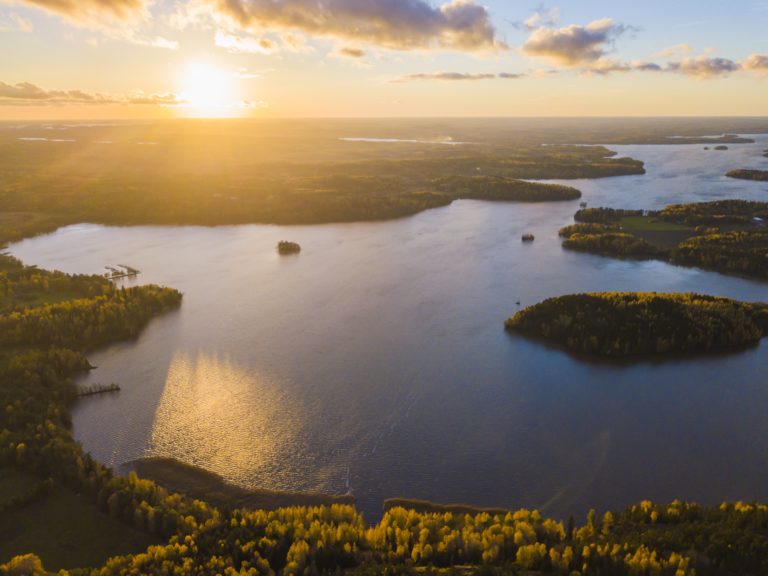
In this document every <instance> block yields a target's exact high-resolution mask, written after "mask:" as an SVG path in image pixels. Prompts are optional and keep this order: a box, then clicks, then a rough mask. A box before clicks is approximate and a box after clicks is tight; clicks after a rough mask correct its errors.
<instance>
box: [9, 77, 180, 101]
mask: <svg viewBox="0 0 768 576" xmlns="http://www.w3.org/2000/svg"><path fill="white" fill-rule="evenodd" d="M183 103H184V102H183V101H182V100H181V99H179V97H178V96H176V95H174V94H171V93H164V94H147V95H145V94H143V93H138V94H134V95H119V96H115V95H111V94H100V93H91V92H85V91H83V90H44V89H43V88H40V87H39V86H37V85H36V84H32V83H30V82H19V83H18V84H15V85H12V84H6V83H5V82H0V105H6V106H7V105H54V104H59V105H61V104H94V105H96V104H152V105H158V106H176V105H180V104H183Z"/></svg>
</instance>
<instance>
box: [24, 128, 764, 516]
mask: <svg viewBox="0 0 768 576" xmlns="http://www.w3.org/2000/svg"><path fill="white" fill-rule="evenodd" d="M758 140H759V141H758V142H757V143H756V144H750V145H730V146H729V147H730V150H729V151H726V152H718V151H714V150H711V151H705V150H704V149H703V148H704V147H703V146H699V145H691V146H685V145H679V146H678V145H676V146H610V148H611V149H613V150H616V151H618V153H619V155H620V156H631V157H633V158H636V159H639V160H643V161H645V162H646V167H647V170H648V174H647V175H645V176H629V177H620V178H609V179H602V180H577V181H567V182H566V183H567V184H569V185H573V186H576V187H578V188H580V189H581V190H582V191H583V192H584V200H585V201H587V202H588V203H589V205H590V206H614V207H624V208H660V207H663V206H665V205H666V204H670V203H676V202H690V201H700V200H715V199H721V198H731V197H739V198H745V199H754V200H756V199H760V200H768V184H766V183H756V182H746V181H737V180H730V179H727V178H725V177H724V174H725V172H726V171H727V170H730V169H732V168H763V169H768V159H765V158H762V157H761V154H762V151H763V150H764V149H765V148H766V147H768V137H762V136H761V137H759V138H758ZM578 205H579V203H578V202H564V203H548V204H519V203H492V202H476V201H460V202H455V203H454V204H452V205H451V206H448V207H445V208H440V209H436V210H430V211H427V212H423V213H421V214H418V215H416V216H413V217H409V218H404V219H401V220H396V221H389V222H378V223H359V224H333V225H322V226H295V227H277V226H263V225H249V226H227V227H220V228H204V227H177V228H173V227H147V226H140V227H130V228H115V227H104V226H97V225H91V224H82V225H76V226H69V227H67V228H63V229H61V230H59V231H57V232H55V233H53V234H50V235H47V236H43V237H38V238H34V239H29V240H25V241H23V242H20V243H18V244H15V245H13V246H12V247H11V249H10V251H11V252H12V253H13V254H14V255H15V256H17V257H19V258H21V259H22V260H23V261H25V262H26V263H28V264H36V265H38V266H41V267H45V268H57V269H61V270H64V271H66V272H83V273H101V272H103V271H104V270H103V267H104V266H105V265H111V266H114V265H116V264H127V265H129V266H133V267H135V268H138V269H139V270H141V272H142V274H141V276H140V279H139V281H140V282H143V283H148V282H153V283H159V284H164V285H168V286H173V287H176V288H178V289H180V290H181V291H183V292H184V303H183V306H182V308H181V309H180V310H179V311H178V312H175V313H171V314H169V315H167V316H164V317H161V318H159V319H156V320H154V321H153V322H152V323H151V324H150V325H149V327H148V328H147V329H146V330H145V331H144V332H143V333H142V335H141V336H140V337H139V339H138V340H136V341H135V342H126V343H121V344H117V345H114V346H110V347H109V348H107V349H105V350H102V351H100V352H98V353H95V354H92V355H91V356H90V359H91V362H92V363H93V364H94V365H96V366H98V369H97V370H94V371H92V372H91V373H90V374H89V375H88V376H87V377H86V378H84V379H83V381H82V383H83V384H86V385H87V384H93V383H97V382H101V383H109V382H113V381H114V382H118V383H120V385H121V386H122V391H121V392H120V393H119V394H113V395H105V396H96V397H91V398H87V399H83V400H81V401H79V402H78V403H77V404H76V405H75V407H74V410H73V417H74V431H75V435H76V437H77V438H78V440H80V441H81V442H82V443H83V445H84V447H85V449H86V450H88V451H90V452H91V453H92V454H94V456H96V457H97V458H98V459H99V460H101V461H103V462H106V463H108V464H110V465H113V466H116V467H120V466H121V465H122V464H123V463H125V462H129V461H131V460H133V459H136V458H140V457H142V456H147V455H156V456H172V457H175V458H178V459H180V460H183V461H186V462H190V463H192V464H197V465H199V466H203V467H205V468H207V469H209V470H212V471H215V472H217V473H219V474H221V475H222V476H224V477H225V478H227V479H228V480H230V481H232V482H235V483H238V484H241V485H244V486H252V487H262V488H269V489H283V490H313V491H323V492H329V493H343V492H346V491H347V489H348V488H351V489H352V490H353V491H354V493H355V495H356V496H357V497H358V502H359V507H360V508H361V510H363V511H364V512H365V514H366V516H367V517H368V518H369V519H375V518H376V517H377V516H378V515H379V514H380V509H381V502H382V500H383V499H384V498H387V497H391V496H406V497H413V498H427V499H431V500H437V501H441V502H466V503H470V504H477V505H487V506H506V507H513V508H517V507H536V508H540V509H543V511H545V512H546V513H548V514H552V515H555V516H560V517H567V515H568V514H571V513H574V514H577V515H581V514H583V513H585V511H586V510H587V509H588V508H590V507H593V506H594V507H597V508H602V509H605V508H617V507H623V506H625V505H627V504H630V503H633V502H636V501H639V500H641V499H645V498H649V499H654V500H671V499H674V498H684V499H691V500H697V501H700V502H703V503H715V502H719V501H722V500H728V499H744V500H752V499H761V500H768V482H766V480H767V479H768V417H766V415H768V374H767V373H766V366H768V342H765V341H764V342H763V344H761V345H760V346H759V347H757V348H754V349H751V350H748V351H746V352H742V353H737V354H732V355H726V356H717V357H709V358H698V359H690V358H688V359H677V360H667V361H663V362H642V363H639V364H634V365H617V364H611V363H601V362H595V363H590V362H584V361H582V360H578V359H576V358H574V357H572V356H570V355H569V354H567V353H565V352H562V351H559V350H553V349H549V348H547V347H544V346H542V345H540V344H537V343H534V342H529V341H527V340H525V339H522V338H519V337H513V336H510V335H508V334H507V333H505V331H504V329H503V322H504V320H505V319H506V318H507V317H508V316H509V315H510V314H512V313H514V312H515V311H516V310H517V309H518V306H517V305H516V302H518V301H519V302H520V303H521V304H522V305H523V306H525V305H530V304H534V303H536V302H538V301H540V300H542V299H544V298H547V297H550V296H555V295H561V294H566V293H573V292H583V291H603V290H647V291H697V292H703V293H709V294H716V295H722V296H729V297H733V298H738V299H741V300H748V301H756V300H768V284H761V283H758V282H752V281H748V280H745V279H739V278H729V277H725V276H721V275H719V274H715V273H709V272H703V271H700V270H695V269H687V268H677V267H674V266H670V265H667V264H663V263H660V262H640V263H638V262H623V261H618V260H612V259H609V258H601V257H597V256H590V255H585V254H577V253H572V252H565V251H563V250H562V249H561V247H560V240H559V239H558V237H557V231H558V229H559V228H560V227H561V226H563V225H565V224H568V223H570V222H571V221H572V217H573V214H574V212H575V211H576V210H577V209H578ZM525 232H531V233H533V234H535V235H536V241H535V242H534V243H532V244H523V243H522V242H521V241H520V237H521V235H522V234H523V233H525ZM279 240H291V241H295V242H299V243H300V244H301V245H302V252H301V254H299V255H297V256H290V257H280V256H278V254H277V253H276V250H275V245H276V243H277V242H278V241H279Z"/></svg>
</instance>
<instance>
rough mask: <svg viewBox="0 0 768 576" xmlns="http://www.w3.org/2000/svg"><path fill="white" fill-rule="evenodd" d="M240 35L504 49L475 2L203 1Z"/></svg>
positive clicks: (401, 47) (400, 47) (411, 47)
mask: <svg viewBox="0 0 768 576" xmlns="http://www.w3.org/2000/svg"><path fill="white" fill-rule="evenodd" d="M202 1H203V2H205V3H207V4H208V5H209V7H210V8H212V9H213V14H214V17H217V18H219V19H221V18H224V19H226V20H227V21H228V23H229V24H230V25H231V26H236V27H239V28H240V29H243V30H249V31H250V30H270V31H275V30H277V31H293V32H298V33H301V34H307V35H311V36H324V37H332V38H336V39H341V40H346V41H351V42H355V43H367V44H372V45H376V46H380V47H384V48H391V49H395V50H415V49H434V48H440V49H451V50H460V51H490V50H499V49H505V48H506V45H505V44H504V43H503V42H501V41H500V40H498V39H497V37H496V29H495V27H494V25H493V23H492V22H491V17H490V14H489V12H488V10H487V9H486V8H485V7H483V6H480V5H479V4H476V3H475V2H474V0H450V1H449V2H447V3H444V4H442V5H440V6H432V5H431V3H429V2H427V1H426V0H282V1H281V2H275V1H274V0H202Z"/></svg>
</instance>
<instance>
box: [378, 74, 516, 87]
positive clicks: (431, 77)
mask: <svg viewBox="0 0 768 576" xmlns="http://www.w3.org/2000/svg"><path fill="white" fill-rule="evenodd" d="M525 77H526V74H522V73H517V74H516V73H510V72H502V73H500V74H491V73H478V74H470V73H466V72H420V73H418V74H408V75H407V76H401V77H400V78H395V79H394V80H391V82H392V83H394V84H403V83H405V82H420V81H437V82H459V81H464V80H496V79H502V80H517V79H520V78H525Z"/></svg>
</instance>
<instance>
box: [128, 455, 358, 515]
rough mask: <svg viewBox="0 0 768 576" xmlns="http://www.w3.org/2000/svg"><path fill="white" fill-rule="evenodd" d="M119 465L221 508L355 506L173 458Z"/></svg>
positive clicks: (349, 499)
mask: <svg viewBox="0 0 768 576" xmlns="http://www.w3.org/2000/svg"><path fill="white" fill-rule="evenodd" d="M119 468H122V469H123V470H121V471H124V472H126V473H127V472H131V471H132V472H135V473H136V474H137V475H138V476H139V477H140V478H146V479H149V480H152V481H154V482H155V483H156V484H159V485H160V486H163V487H164V488H166V489H167V490H169V491H170V492H180V493H183V494H186V495H187V496H190V497H192V498H196V499H198V500H204V501H206V502H209V503H210V504H213V505H214V506H218V507H221V508H252V509H258V510H276V509H278V508H290V507H295V506H307V507H310V506H331V505H333V504H345V505H350V506H355V505H356V502H357V500H356V498H355V497H354V496H353V495H352V494H351V493H348V494H343V495H332V494H321V493H317V492H287V491H282V490H265V489H260V488H257V489H250V488H243V487H241V486H237V485H235V484H231V483H229V482H227V481H226V480H225V479H224V478H222V477H221V476H220V475H218V474H216V473H215V472H210V471H208V470H205V469H203V468H200V467H199V466H194V465H192V464H186V463H184V462H181V461H180V460H176V459H175V458H163V457H149V458H139V459H138V460H132V461H131V462H126V463H125V464H123V465H122V466H120V467H119Z"/></svg>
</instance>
